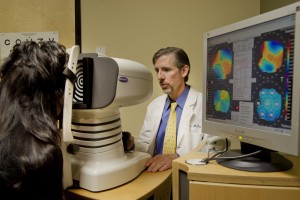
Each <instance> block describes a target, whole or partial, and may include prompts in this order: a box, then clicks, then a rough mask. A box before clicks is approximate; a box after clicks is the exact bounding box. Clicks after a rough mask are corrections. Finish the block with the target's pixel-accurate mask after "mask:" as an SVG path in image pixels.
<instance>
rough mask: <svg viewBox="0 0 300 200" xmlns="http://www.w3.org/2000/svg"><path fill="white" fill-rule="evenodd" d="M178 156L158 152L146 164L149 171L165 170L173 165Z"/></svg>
mask: <svg viewBox="0 0 300 200" xmlns="http://www.w3.org/2000/svg"><path fill="white" fill-rule="evenodd" d="M176 158H178V155H177V154H158V155H156V156H154V157H153V158H151V159H149V160H148V161H147V162H146V164H145V166H146V167H148V171H149V172H157V171H160V172H161V171H165V170H167V169H170V168H171V167H172V161H173V160H174V159H176Z"/></svg>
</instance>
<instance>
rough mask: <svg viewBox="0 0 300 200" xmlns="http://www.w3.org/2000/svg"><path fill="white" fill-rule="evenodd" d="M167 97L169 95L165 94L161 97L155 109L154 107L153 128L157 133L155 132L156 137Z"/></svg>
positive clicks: (154, 136)
mask: <svg viewBox="0 0 300 200" xmlns="http://www.w3.org/2000/svg"><path fill="white" fill-rule="evenodd" d="M166 98H167V95H165V96H164V97H162V98H161V99H160V101H159V102H158V103H157V105H156V106H155V109H153V119H154V121H153V125H152V126H153V127H152V130H153V131H154V133H155V134H153V138H152V139H155V138H156V135H157V132H158V128H159V125H160V121H161V117H162V113H163V109H164V107H165V102H166Z"/></svg>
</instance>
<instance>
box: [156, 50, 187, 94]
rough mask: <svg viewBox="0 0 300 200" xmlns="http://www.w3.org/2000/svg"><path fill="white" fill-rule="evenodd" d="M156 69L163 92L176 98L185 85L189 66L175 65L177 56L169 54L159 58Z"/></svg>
mask: <svg viewBox="0 0 300 200" xmlns="http://www.w3.org/2000/svg"><path fill="white" fill-rule="evenodd" d="M154 69H155V71H156V75H157V78H158V82H159V85H160V87H161V88H162V90H163V92H164V93H165V94H168V95H169V96H170V97H171V98H172V99H173V100H175V99H176V98H177V97H178V96H179V95H180V94H181V92H182V91H183V89H184V87H185V82H184V77H185V76H186V75H187V72H188V66H184V67H183V68H182V69H179V68H178V67H176V65H175V56H174V55H173V54H169V55H163V56H161V57H160V58H158V59H157V61H156V63H155V65H154Z"/></svg>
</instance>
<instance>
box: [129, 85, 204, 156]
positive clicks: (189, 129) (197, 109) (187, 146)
mask: <svg viewBox="0 0 300 200" xmlns="http://www.w3.org/2000/svg"><path fill="white" fill-rule="evenodd" d="M166 98H167V95H166V94H165V95H162V96H159V97H157V98H156V99H154V100H153V101H152V102H151V103H150V104H149V105H148V107H147V113H146V117H145V120H144V124H143V127H142V129H141V132H140V136H139V138H137V140H136V144H135V147H136V150H137V151H142V152H147V153H149V154H151V155H153V153H154V151H155V144H156V135H157V132H158V128H159V124H160V121H161V117H162V113H163V109H164V106H165V102H166ZM207 137H208V136H207V134H204V133H202V93H200V92H198V91H196V90H195V89H193V88H192V87H191V88H190V91H189V93H188V96H187V99H186V102H185V105H184V108H183V111H182V115H181V119H180V124H179V127H178V136H177V148H176V153H177V154H179V155H180V156H181V155H184V154H186V153H188V152H189V151H191V150H192V149H193V148H195V147H196V146H197V145H198V144H199V143H200V141H202V140H204V139H206V138H207Z"/></svg>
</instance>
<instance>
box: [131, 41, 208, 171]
mask: <svg viewBox="0 0 300 200" xmlns="http://www.w3.org/2000/svg"><path fill="white" fill-rule="evenodd" d="M153 64H154V68H155V71H156V74H157V78H158V81H159V84H160V86H161V88H162V90H163V92H164V93H165V94H164V95H162V96H159V97H157V98H156V99H154V100H153V101H152V102H151V103H150V104H149V106H148V108H147V113H146V117H145V120H144V124H143V127H142V129H141V132H140V137H139V138H137V139H136V142H135V148H136V150H138V151H143V152H148V153H150V154H151V155H153V157H152V158H151V159H150V160H148V161H147V162H146V167H148V171H152V172H156V171H164V170H166V169H169V168H171V167H172V160H174V159H176V158H178V157H179V156H181V155H183V154H185V153H187V152H189V151H190V150H192V149H193V148H195V147H196V146H197V145H198V144H199V143H200V142H201V141H202V140H204V139H206V137H207V134H204V133H202V130H201V126H202V122H201V119H202V94H201V93H200V92H198V91H196V90H195V89H193V88H192V87H191V86H189V85H188V84H187V83H186V82H187V81H188V75H189V72H190V63H189V58H188V56H187V54H186V53H185V52H184V50H182V49H180V48H176V47H167V48H163V49H160V50H158V51H157V52H156V53H155V55H154V56H153ZM174 101H176V103H177V107H176V114H177V123H176V124H177V127H178V128H177V130H176V134H177V137H176V144H177V145H176V147H175V148H174V151H173V152H172V153H167V154H165V153H163V152H164V151H163V148H164V138H165V130H166V126H167V121H168V117H169V114H170V102H174Z"/></svg>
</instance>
